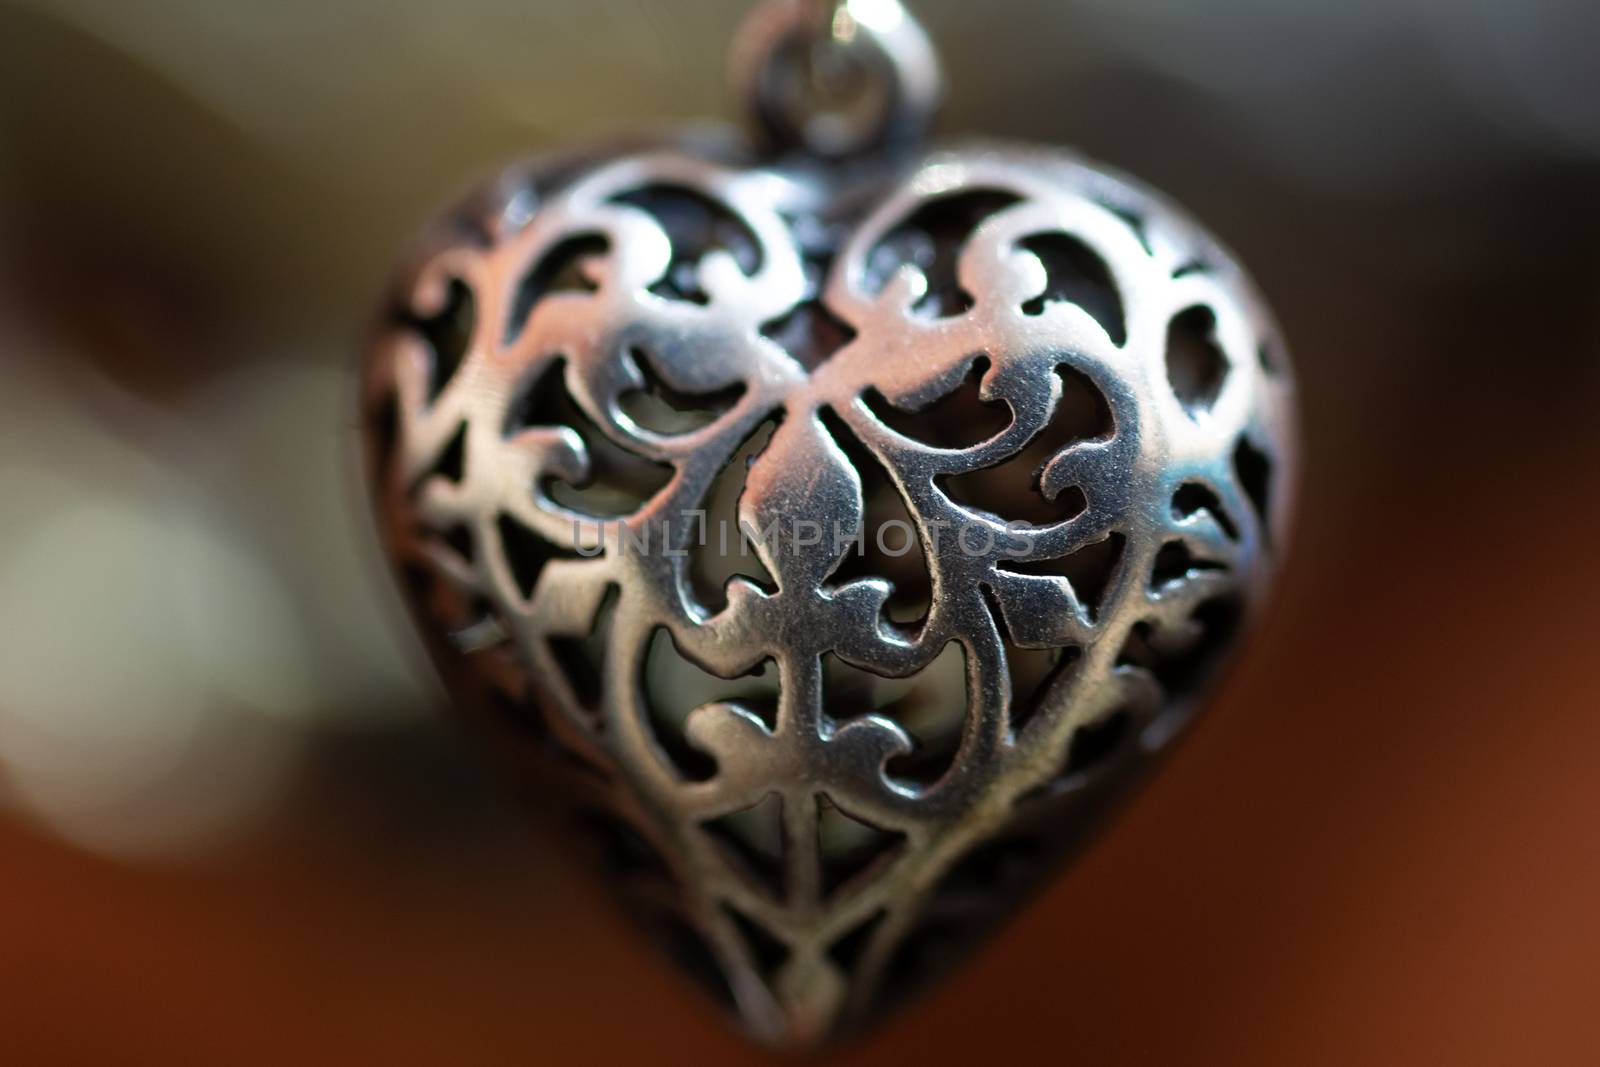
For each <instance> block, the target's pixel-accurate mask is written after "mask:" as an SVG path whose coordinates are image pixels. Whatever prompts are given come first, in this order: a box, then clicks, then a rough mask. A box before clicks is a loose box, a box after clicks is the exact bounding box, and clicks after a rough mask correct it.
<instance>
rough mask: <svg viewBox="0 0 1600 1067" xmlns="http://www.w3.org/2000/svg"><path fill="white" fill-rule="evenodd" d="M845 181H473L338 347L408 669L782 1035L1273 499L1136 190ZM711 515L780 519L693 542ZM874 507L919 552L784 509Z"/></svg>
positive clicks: (863, 517) (1033, 847)
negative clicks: (370, 320) (355, 332)
mask: <svg viewBox="0 0 1600 1067" xmlns="http://www.w3.org/2000/svg"><path fill="white" fill-rule="evenodd" d="M859 170H860V168H852V169H851V171H850V173H851V177H850V178H849V180H848V184H842V183H843V182H844V179H842V178H840V177H839V176H838V172H834V171H830V170H821V171H814V170H803V169H796V170H777V169H767V168H760V167H756V168H741V167H739V166H737V165H735V164H733V163H730V162H728V161H727V159H726V157H720V158H714V156H713V154H712V153H707V152H705V151H701V150H684V149H663V150H660V151H648V152H643V153H639V154H625V155H621V156H619V157H617V158H613V159H609V160H607V159H604V158H598V159H595V160H593V161H591V162H588V163H574V162H572V161H566V162H563V163H561V164H559V165H554V166H550V167H546V168H543V169H542V170H536V171H528V170H524V171H519V172H516V173H515V174H513V175H512V176H511V177H509V178H508V179H505V180H503V181H501V182H500V183H498V184H496V185H494V186H493V187H492V189H493V190H494V192H493V193H492V194H485V195H484V196H480V197H478V198H476V199H474V200H473V201H471V207H470V209H469V210H468V212H467V213H465V214H458V215H457V216H455V217H454V218H452V219H451V220H450V222H449V224H448V225H446V226H445V227H442V228H441V229H440V230H439V231H437V232H436V233H434V234H433V236H432V237H431V238H430V239H429V241H428V242H427V243H426V244H425V245H424V247H423V249H422V253H421V255H420V256H419V257H418V259H417V262H416V263H415V264H414V266H413V268H412V269H411V270H410V271H409V272H408V273H407V274H406V275H405V276H404V278H403V279H402V283H401V285H400V288H399V290H398V295H397V304H396V306H395V307H394V309H393V310H392V313H390V314H388V315H386V317H385V318H384V321H383V324H382V326H381V328H380V330H379V331H378V333H377V335H376V338H375V340H374V342H373V344H372V345H371V348H370V351H369V354H368V358H367V361H366V376H365V391H366V403H367V410H368V412H369V427H370V429H371V434H370V436H371V440H372V441H373V443H374V450H373V454H374V458H375V464H376V465H375V470H376V472H377V473H376V476H375V477H376V483H375V484H376V489H377V496H378V501H379V505H380V514H381V516H382V518H383V523H384V530H385V535H386V538H387V542H388V547H389V549H390V552H391V553H392V555H393V557H394V559H395V560H396V561H397V562H398V565H399V567H400V569H401V570H402V571H403V572H404V573H405V574H406V575H407V576H408V578H409V579H410V582H411V585H412V588H413V590H414V592H415V594H416V604H417V606H418V609H419V611H420V613H421V614H422V615H423V616H424V617H425V618H426V619H427V621H428V623H429V624H430V626H431V627H432V629H433V630H434V632H435V633H436V634H437V635H439V636H440V637H441V638H443V640H442V641H441V642H440V645H439V648H440V657H441V663H443V665H444V666H445V668H446V672H447V674H448V675H449V676H450V677H451V678H452V679H454V682H455V684H456V686H457V687H458V689H459V690H461V691H462V692H465V693H469V694H473V695H474V699H473V700H471V701H469V703H471V704H472V705H473V706H474V707H479V708H482V709H486V712H485V713H486V714H487V715H488V716H489V717H490V720H491V721H493V722H495V723H497V724H498V727H499V728H501V729H502V730H504V731H505V732H504V733H503V734H501V735H500V736H501V737H502V739H503V741H504V747H505V749H506V750H507V751H508V752H510V753H511V754H512V755H513V757H514V758H518V759H520V758H521V756H520V754H521V753H524V752H525V753H527V754H528V755H529V758H530V759H531V760H533V761H534V762H533V764H532V766H536V767H537V768H538V770H537V774H538V775H539V776H540V777H541V778H543V779H545V780H548V781H559V782H560V783H561V784H560V789H559V795H560V797H561V800H562V802H563V803H564V804H566V805H570V807H571V810H572V811H573V813H574V819H575V821H577V822H578V823H581V824H582V825H584V826H586V827H588V828H590V829H591V830H599V831H600V832H601V834H602V836H603V837H604V839H605V840H606V842H607V849H608V852H607V855H608V856H609V862H610V863H611V870H612V871H613V873H614V876H615V878H616V881H617V883H618V884H619V886H621V887H623V889H624V890H625V891H626V892H628V893H629V894H631V900H632V901H633V903H632V905H631V909H630V910H632V911H633V912H635V913H636V914H637V915H638V916H640V917H641V918H643V919H645V920H646V921H648V922H650V923H651V924H652V925H653V926H656V927H657V928H659V929H660V930H662V931H663V933H664V936H665V937H666V938H667V939H668V940H669V941H671V942H672V943H673V944H674V945H676V946H677V947H678V949H679V950H680V952H681V953H682V954H684V955H685V956H686V957H687V958H688V959H689V961H690V962H691V963H693V962H694V961H695V960H698V961H699V962H700V963H701V964H704V965H705V966H707V967H709V968H710V976H711V979H712V982H713V984H714V985H719V986H721V987H722V988H724V989H725V990H726V992H728V994H729V995H730V997H731V1001H732V1003H733V1004H734V1005H735V1006H736V1009H737V1012H738V1014H739V1016H740V1017H741V1018H742V1020H743V1022H744V1023H745V1025H746V1026H747V1027H748V1029H749V1030H750V1031H752V1032H753V1033H754V1034H756V1035H757V1036H759V1037H761V1038H763V1039H765V1040H767V1041H770V1042H773V1043H780V1044H789V1045H801V1044H807V1043H812V1042H815V1041H818V1040H821V1039H824V1038H826V1037H829V1036H830V1035H833V1034H836V1033H838V1032H839V1031H840V1030H841V1029H843V1028H846V1027H849V1026H853V1025H856V1024H859V1023H860V1022H861V1021H863V1020H865V1019H868V1018H870V1017H871V1016H873V1015H874V1014H875V1013H876V1012H877V1011H878V1010H879V1009H881V1007H882V1006H883V1005H884V1004H886V1003H888V1002H889V1001H890V1000H891V999H892V998H893V996H894V995H895V994H897V993H899V992H901V991H902V990H903V989H904V988H905V986H906V985H907V984H908V982H909V981H910V980H911V979H912V978H917V977H921V976H922V974H923V972H925V971H928V970H929V969H930V968H932V967H934V966H935V965H936V964H937V963H938V962H940V960H939V956H938V953H939V951H941V949H942V945H941V943H939V942H938V940H937V936H938V935H942V934H946V933H949V932H951V931H962V932H970V931H971V930H974V929H977V928H979V927H981V925H982V923H983V921H984V920H985V919H987V918H989V917H992V916H994V915H995V914H996V913H997V912H999V911H1001V910H1003V909H1004V907H1005V905H1006V904H1007V902H1009V901H1012V900H1014V899H1015V891H1016V890H1018V889H1019V888H1021V887H1023V886H1026V885H1027V884H1028V882H1029V880H1030V879H1031V877H1032V876H1033V874H1034V873H1035V872H1037V871H1043V870H1046V869H1048V867H1049V866H1050V863H1049V861H1050V860H1051V859H1052V858H1053V857H1055V856H1057V855H1059V854H1061V853H1064V852H1065V851H1067V850H1068V849H1069V848H1070V847H1071V846H1072V845H1073V844H1074V843H1075V842H1076V841H1077V840H1079V839H1080V838H1081V837H1082V835H1083V832H1084V831H1085V829H1086V828H1088V827H1089V826H1091V825H1092V824H1093V823H1094V822H1095V820H1096V816H1097V815H1098V813H1099V812H1100V811H1101V810H1102V809H1103V808H1104V807H1105V801H1106V800H1107V799H1108V798H1109V797H1110V796H1112V795H1113V794H1114V793H1115V792H1116V791H1118V790H1119V789H1120V787H1121V786H1123V785H1124V784H1126V783H1128V782H1129V781H1131V780H1133V779H1134V778H1135V777H1136V776H1137V773H1138V772H1139V771H1140V770H1141V769H1142V768H1144V767H1145V766H1146V765H1147V764H1148V763H1149V762H1150V760H1151V758H1152V757H1153V756H1154V755H1155V754H1156V753H1158V752H1159V751H1160V750H1161V749H1163V748H1164V747H1165V746H1166V745H1167V744H1168V742H1169V741H1170V740H1171V739H1172V738H1173V736H1174V735H1175V734H1176V733H1177V732H1178V731H1179V730H1180V728H1181V727H1182V726H1183V724H1184V723H1185V721H1186V720H1187V718H1188V717H1189V715H1190V714H1191V712H1192V711H1193V709H1194V706H1195V702H1196V699H1197V697H1198V695H1199V694H1200V692H1201V689H1202V688H1203V682H1204V680H1205V678H1206V677H1207V676H1208V675H1209V674H1210V673H1211V668H1212V667H1213V666H1215V664H1216V663H1217V662H1218V661H1219V660H1220V659H1221V657H1222V654H1223V653H1224V652H1225V651H1226V650H1227V648H1228V647H1229V645H1230V643H1231V641H1232V638H1233V634H1234V632H1235V631H1234V630H1233V629H1232V626H1231V624H1232V623H1233V622H1235V621H1237V620H1239V619H1242V618H1247V617H1248V616H1249V615H1250V614H1252V612H1253V611H1254V609H1255V607H1256V606H1257V605H1258V603H1259V600H1260V595H1261V593H1262V591H1263V588H1264V584H1265V582H1266V581H1267V579H1268V576H1269V572H1270V571H1271V570H1272V563H1273V558H1274V554H1275V551H1276V549H1277V547H1278V546H1280V545H1281V544H1282V542H1283V536H1284V521H1285V516H1286V513H1287V508H1288V505H1289V500H1288V497H1289V490H1290V482H1291V477H1290V475H1291V468H1292V456H1291V452H1290V449H1291V443H1292V431H1291V426H1290V420H1291V417H1292V412H1291V386H1290V381H1289V377H1288V368H1287V363H1286V359H1285V354H1284V350H1283V346H1282V344H1281V342H1280V340H1279V338H1278V335H1277V332H1276V331H1275V329H1274V327H1273V325H1272V322H1271V320H1270V318H1269V316H1268V313H1267V311H1266V310H1265V308H1264V306H1263V304H1262V303H1261V301H1260V300H1259V299H1258V298H1257V296H1256V294H1255V292H1254V290H1253V288H1252V287H1251V285H1250V283H1249V282H1248V281H1247V280H1246V279H1245V277H1244V276H1243V275H1242V274H1241V272H1240V270H1239V269H1238V267H1237V266H1235V264H1234V263H1233V261H1232V260H1231V259H1230V257H1229V256H1228V255H1227V254H1226V253H1225V252H1224V251H1223V250H1222V249H1221V248H1219V247H1218V246H1217V245H1216V244H1215V243H1214V242H1213V241H1212V240H1210V239H1209V238H1208V237H1206V236H1205V235H1204V233H1203V232H1201V231H1200V230H1199V229H1198V228H1197V227H1196V226H1195V225H1194V224H1192V223H1191V222H1190V221H1189V220H1188V219H1187V218H1186V217H1184V216H1183V215H1182V214H1181V213H1180V212H1179V211H1177V210H1176V209H1174V208H1173V207H1172V206H1171V205H1169V204H1167V203H1166V202H1165V201H1162V200H1160V199H1158V198H1156V197H1155V196H1152V195H1151V194H1149V193H1147V192H1145V191H1144V190H1142V189H1140V188H1139V187H1137V186H1135V185H1134V184H1132V183H1130V182H1128V181H1126V180H1124V179H1122V178H1120V177H1116V176H1113V175H1111V174H1109V173H1107V172H1105V171H1103V170H1101V169H1098V168H1096V167H1094V166H1092V165H1090V164H1088V163H1086V162H1085V161H1083V160H1081V159H1079V158H1077V157H1075V156H1071V155H1069V154H1066V153H1061V152H1056V151H1046V150H1037V149H1031V148H1020V147H1006V146H974V147H970V148H967V149H963V150H954V151H946V152H940V153H937V154H933V155H929V156H926V157H924V158H922V159H920V160H917V161H913V162H911V163H908V164H907V165H905V166H903V167H899V168H896V169H893V170H883V171H880V172H875V173H871V174H861V173H859ZM941 412H948V413H945V414H941ZM996 416H998V417H996ZM988 419H994V421H993V423H992V424H991V423H989V422H987V421H986V420H988ZM563 420H564V421H563ZM763 441H764V443H762V444H760V446H759V451H757V446H756V444H754V443H752V442H763ZM736 457H738V458H737V460H736V459H735V458H736ZM729 478H731V479H733V480H734V483H737V482H739V481H741V480H742V488H741V487H739V486H738V485H737V484H735V486H734V488H733V490H731V491H723V490H719V488H718V487H719V486H721V485H723V484H724V481H725V480H726V479H729ZM1010 479H1015V480H1014V481H1012V480H1010ZM735 497H736V499H737V515H738V517H739V519H740V520H742V521H743V522H744V523H745V524H747V526H749V527H752V528H754V529H756V530H767V529H769V528H771V527H772V526H773V525H774V524H776V525H777V526H778V528H779V529H780V531H787V532H788V534H789V535H788V536H780V537H779V538H777V539H776V540H774V541H768V542H758V544H757V548H756V552H755V554H754V555H753V556H751V557H749V558H744V559H740V558H737V553H736V550H735V549H734V548H733V547H729V548H728V549H727V550H726V551H724V550H723V548H722V547H721V546H720V545H719V543H718V538H717V536H716V531H715V527H716V526H717V522H716V515H715V514H714V513H715V512H716V510H717V509H718V508H719V507H721V508H723V509H724V511H725V512H727V511H728V510H729V509H730V508H731V505H730V504H729V503H728V501H730V500H732V499H734V498H735ZM719 501H720V503H719ZM708 508H709V509H710V511H711V512H712V513H713V514H710V515H708V514H705V512H706V511H707V509H708ZM885 508H888V509H889V510H890V511H894V512H895V513H896V514H903V516H905V523H906V525H907V528H908V529H914V531H915V536H916V540H917V544H918V548H919V549H920V551H919V552H917V553H908V554H906V555H901V556H892V555H889V554H884V553H878V554H876V555H874V554H873V553H872V552H870V551H869V553H868V555H867V556H865V557H863V556H862V555H860V554H859V553H858V552H857V551H855V550H854V549H851V548H846V549H845V550H844V551H840V550H839V549H838V545H837V543H836V541H835V540H834V539H833V538H832V537H829V536H824V538H823V539H822V540H821V541H820V542H817V541H813V540H812V539H811V538H810V537H808V536H796V535H794V533H793V531H794V523H796V522H797V521H800V520H806V521H808V522H815V523H816V524H818V525H819V526H820V527H821V528H822V529H823V530H824V531H831V530H833V529H835V528H838V529H842V530H843V531H844V532H845V533H846V534H852V533H854V532H857V531H861V530H863V528H864V527H868V526H870V525H872V524H873V523H874V522H879V523H880V525H881V521H880V520H881V516H882V515H883V514H887V512H885V511H884V509H885ZM1024 516H1026V517H1031V518H1033V519H1034V520H1036V524H1034V525H1025V524H1022V523H1019V522H1016V521H1012V520H1016V519H1018V518H1019V517H1024ZM708 520H709V521H708ZM708 529H710V535H709V536H707V535H706V533H705V531H706V530H708ZM619 533H621V534H622V535H624V536H625V537H627V538H631V539H632V540H630V541H624V540H619V539H618V536H617V535H618V534H619ZM866 533H867V534H868V536H869V537H871V536H873V535H874V534H875V533H876V531H873V530H870V529H868V530H866ZM985 534H986V535H988V536H987V537H985V536H983V535H985ZM641 535H643V536H645V537H647V538H650V539H653V540H651V541H650V546H651V547H649V548H646V549H644V550H641V549H640V548H639V545H638V539H639V537H640V536H641ZM898 537H899V535H898V534H896V535H891V536H890V537H889V538H887V539H886V540H888V541H889V542H891V543H896V542H897V541H898ZM936 543H937V544H938V548H937V549H935V548H934V545H935V544H936ZM590 553H597V554H595V555H592V556H591V555H590ZM730 557H733V559H732V561H731V562H730ZM918 559H921V560H922V561H924V563H923V564H918V563H917V560H918ZM879 563H882V564H883V566H884V567H885V570H883V571H880V572H875V571H874V570H873V567H874V566H876V565H877V564H879ZM919 566H921V567H924V569H922V570H919V569H918V568H919ZM889 569H893V570H894V572H895V573H894V578H895V583H894V585H893V586H892V585H891V582H890V581H888V580H886V574H887V572H888V570H889ZM706 574H710V575H712V576H713V577H712V580H711V581H709V582H708V581H707V580H705V577H704V576H705V575H706ZM697 575H698V576H700V577H699V578H697ZM919 587H923V588H924V592H925V600H926V603H925V605H922V604H918V603H917V602H916V601H917V598H916V597H915V596H913V597H911V603H910V605H909V607H908V606H906V605H905V604H899V603H898V602H897V601H895V600H894V599H893V597H897V596H898V597H902V598H903V595H904V594H905V593H907V592H908V590H909V591H910V592H912V593H915V592H916V590H917V588H919ZM585 664H588V665H590V666H588V667H585ZM663 664H666V666H663ZM591 670H592V672H593V673H592V674H591V673H589V672H590V671H591ZM694 686H699V687H701V688H700V689H698V690H695V689H694V688H693V687H694ZM1024 690H1026V691H1024ZM919 694H920V695H919ZM951 697H954V704H953V706H954V707H955V708H956V714H955V716H954V718H953V719H951V717H950V716H949V715H948V714H947V713H946V712H941V711H940V710H939V709H940V708H941V707H942V708H945V709H948V707H949V706H951V699H950V698H951ZM686 703H687V704H693V705H694V706H693V707H692V710H689V711H688V712H687V714H686V715H683V714H680V713H676V712H671V711H664V710H663V709H664V708H666V707H667V706H669V705H670V706H676V707H678V708H679V710H680V712H681V710H682V707H683V705H685V704H686Z"/></svg>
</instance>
